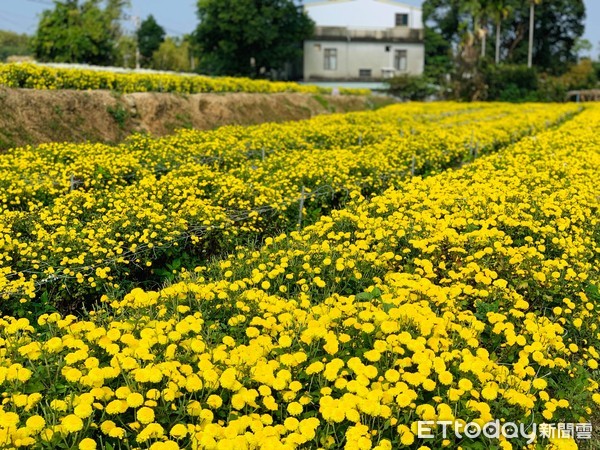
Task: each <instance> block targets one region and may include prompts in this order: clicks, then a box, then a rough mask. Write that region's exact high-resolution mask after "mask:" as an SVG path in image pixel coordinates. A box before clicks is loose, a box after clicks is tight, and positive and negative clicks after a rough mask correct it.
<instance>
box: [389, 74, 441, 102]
mask: <svg viewBox="0 0 600 450" xmlns="http://www.w3.org/2000/svg"><path fill="white" fill-rule="evenodd" d="M386 83H387V85H388V92H389V93H390V94H391V95H393V96H395V97H398V98H401V99H402V100H414V101H418V100H425V99H426V98H427V97H429V96H431V95H433V94H435V93H436V92H437V89H436V87H435V86H434V85H433V84H432V82H431V80H430V79H429V78H427V77H421V76H415V75H400V76H397V77H394V78H391V79H389V80H386Z"/></svg>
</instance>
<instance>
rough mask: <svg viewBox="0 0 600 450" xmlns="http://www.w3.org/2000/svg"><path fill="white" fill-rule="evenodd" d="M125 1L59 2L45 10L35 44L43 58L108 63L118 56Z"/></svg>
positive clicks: (39, 58)
mask: <svg viewBox="0 0 600 450" xmlns="http://www.w3.org/2000/svg"><path fill="white" fill-rule="evenodd" d="M126 3H127V2H126V1H125V0H107V1H106V2H102V1H100V0H85V1H84V2H83V3H81V4H80V2H79V1H78V0H67V1H65V2H56V3H55V6H54V9H52V10H46V11H44V12H43V13H42V16H41V19H40V22H39V24H38V29H37V32H36V35H35V37H34V39H33V43H32V47H33V51H34V54H35V56H36V58H37V59H38V60H40V61H54V62H65V63H88V64H94V65H109V64H112V63H114V62H115V60H116V59H117V50H116V49H117V46H116V43H117V40H118V37H119V36H120V34H121V31H120V27H119V24H118V19H119V17H120V15H121V12H122V9H123V7H124V6H125V4H126Z"/></svg>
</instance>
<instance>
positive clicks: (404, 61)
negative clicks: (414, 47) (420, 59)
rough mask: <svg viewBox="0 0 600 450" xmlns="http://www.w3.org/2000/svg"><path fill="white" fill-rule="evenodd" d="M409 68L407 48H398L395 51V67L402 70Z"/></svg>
mask: <svg viewBox="0 0 600 450" xmlns="http://www.w3.org/2000/svg"><path fill="white" fill-rule="evenodd" d="M407 68H408V52H407V51H406V50H396V51H395V52H394V69H396V70H399V71H400V72H406V69H407Z"/></svg>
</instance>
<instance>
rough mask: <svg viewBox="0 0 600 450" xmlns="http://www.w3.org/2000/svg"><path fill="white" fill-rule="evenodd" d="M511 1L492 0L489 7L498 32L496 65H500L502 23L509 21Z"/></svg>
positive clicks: (496, 32) (496, 33)
mask: <svg viewBox="0 0 600 450" xmlns="http://www.w3.org/2000/svg"><path fill="white" fill-rule="evenodd" d="M509 3H510V2H509V0H491V2H490V5H489V11H490V16H491V18H492V21H493V22H494V25H495V28H496V31H495V35H496V36H495V37H496V45H495V57H494V61H495V62H496V64H500V44H501V40H502V22H503V21H505V20H506V19H508V17H509V16H510V13H511V11H512V10H511V7H510V4H509Z"/></svg>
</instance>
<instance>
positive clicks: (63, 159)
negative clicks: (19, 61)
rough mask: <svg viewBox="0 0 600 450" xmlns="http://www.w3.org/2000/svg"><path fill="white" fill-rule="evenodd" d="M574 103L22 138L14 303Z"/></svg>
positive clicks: (379, 183) (467, 154)
mask: <svg viewBox="0 0 600 450" xmlns="http://www.w3.org/2000/svg"><path fill="white" fill-rule="evenodd" d="M436 110H437V113H436ZM576 111H577V109H576V107H574V106H557V107H556V108H553V109H548V108H546V107H544V106H540V105H526V106H523V107H520V106H511V105H503V106H498V105H496V106H493V107H492V106H490V105H484V104H480V105H477V104H470V105H452V104H438V105H436V107H434V108H432V107H431V106H424V105H418V104H417V105H414V106H412V105H411V106H397V107H392V108H385V109H383V110H381V111H378V112H367V113H355V114H347V115H335V116H328V117H318V118H315V119H312V120H310V121H306V122H298V123H287V124H266V125H260V126H256V127H249V128H243V127H225V128H221V129H219V130H217V131H214V132H208V133H200V132H193V131H192V132H190V131H183V132H181V133H179V134H177V135H175V136H174V137H169V138H164V139H158V140H157V139H151V138H147V137H134V138H132V139H131V140H130V141H129V142H126V143H125V144H123V145H121V146H119V147H116V148H115V147H110V146H106V145H100V144H94V145H91V144H90V145H79V144H48V145H42V146H40V147H38V148H24V149H16V150H13V151H11V152H9V153H8V154H6V155H4V156H3V158H2V160H1V162H0V170H1V171H2V179H1V180H0V186H2V188H3V189H2V191H3V195H2V197H1V198H0V204H1V205H2V207H3V214H2V217H1V219H0V232H1V233H2V234H3V235H4V239H3V240H2V241H0V252H1V253H0V254H1V255H2V256H1V257H0V293H1V294H2V296H3V298H4V302H3V303H2V306H4V307H3V310H4V311H5V312H10V313H16V314H18V315H23V314H24V312H26V311H29V312H32V311H33V312H34V313H35V312H37V313H38V314H39V313H40V312H44V311H41V310H40V309H39V308H40V306H43V305H40V302H34V304H33V305H31V304H28V303H27V300H28V299H35V298H38V299H39V298H44V299H52V303H53V304H52V305H51V306H56V305H57V304H60V305H62V306H63V308H64V306H65V305H68V306H69V307H72V308H74V309H78V308H79V307H81V306H82V305H85V306H88V307H89V306H90V305H91V304H90V302H93V301H94V300H95V299H97V298H98V297H99V296H100V295H101V294H103V293H106V292H107V291H115V290H117V291H118V290H121V291H123V290H128V289H130V288H131V287H132V282H140V281H147V282H148V281H152V280H154V279H155V278H156V276H154V275H158V276H159V277H161V276H164V273H158V274H153V273H152V272H151V268H152V267H155V268H157V270H158V271H159V272H161V269H162V268H164V267H169V266H171V267H175V268H179V267H180V266H181V264H182V262H183V261H184V260H190V259H192V260H205V259H207V258H208V257H212V256H215V255H217V254H223V253H227V252H231V251H234V250H235V248H236V246H237V245H238V244H240V243H243V242H246V241H248V239H250V238H252V239H262V238H264V237H265V236H268V235H276V234H277V233H278V232H280V231H287V230H290V229H293V228H294V227H296V226H297V223H298V221H299V207H300V201H302V203H303V208H302V212H303V215H306V216H307V217H306V218H304V217H303V220H304V222H305V223H306V220H311V219H316V218H317V217H318V216H319V215H320V214H323V213H326V212H328V211H330V210H331V209H332V208H336V207H338V206H339V205H341V204H342V203H343V202H344V201H346V200H347V198H348V196H349V193H350V192H352V191H359V192H360V193H361V194H362V195H373V194H377V193H381V192H383V191H385V190H386V189H387V188H389V187H393V186H396V185H397V184H398V183H399V182H400V181H401V180H403V179H406V178H407V177H410V176H411V174H416V175H417V174H421V175H427V174H430V173H434V172H436V171H440V170H443V169H445V168H448V167H454V166H456V165H458V164H459V163H461V162H464V161H468V160H470V159H472V158H474V157H475V156H476V154H478V155H482V154H486V153H489V152H492V151H495V150H496V149H498V148H500V147H502V146H503V145H506V144H509V143H510V142H512V141H514V140H516V139H518V138H519V137H521V136H524V135H526V134H529V133H532V132H535V131H536V130H539V129H542V128H544V127H546V126H547V125H549V124H551V123H556V122H558V121H560V120H562V119H564V118H566V117H567V116H568V115H569V114H573V113H575V112H576ZM290 168H292V170H290ZM303 192H304V194H303ZM162 272H164V269H162ZM31 306H33V307H37V308H38V309H37V310H31V309H30V307H31ZM11 308H12V309H11ZM34 315H35V314H34Z"/></svg>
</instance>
